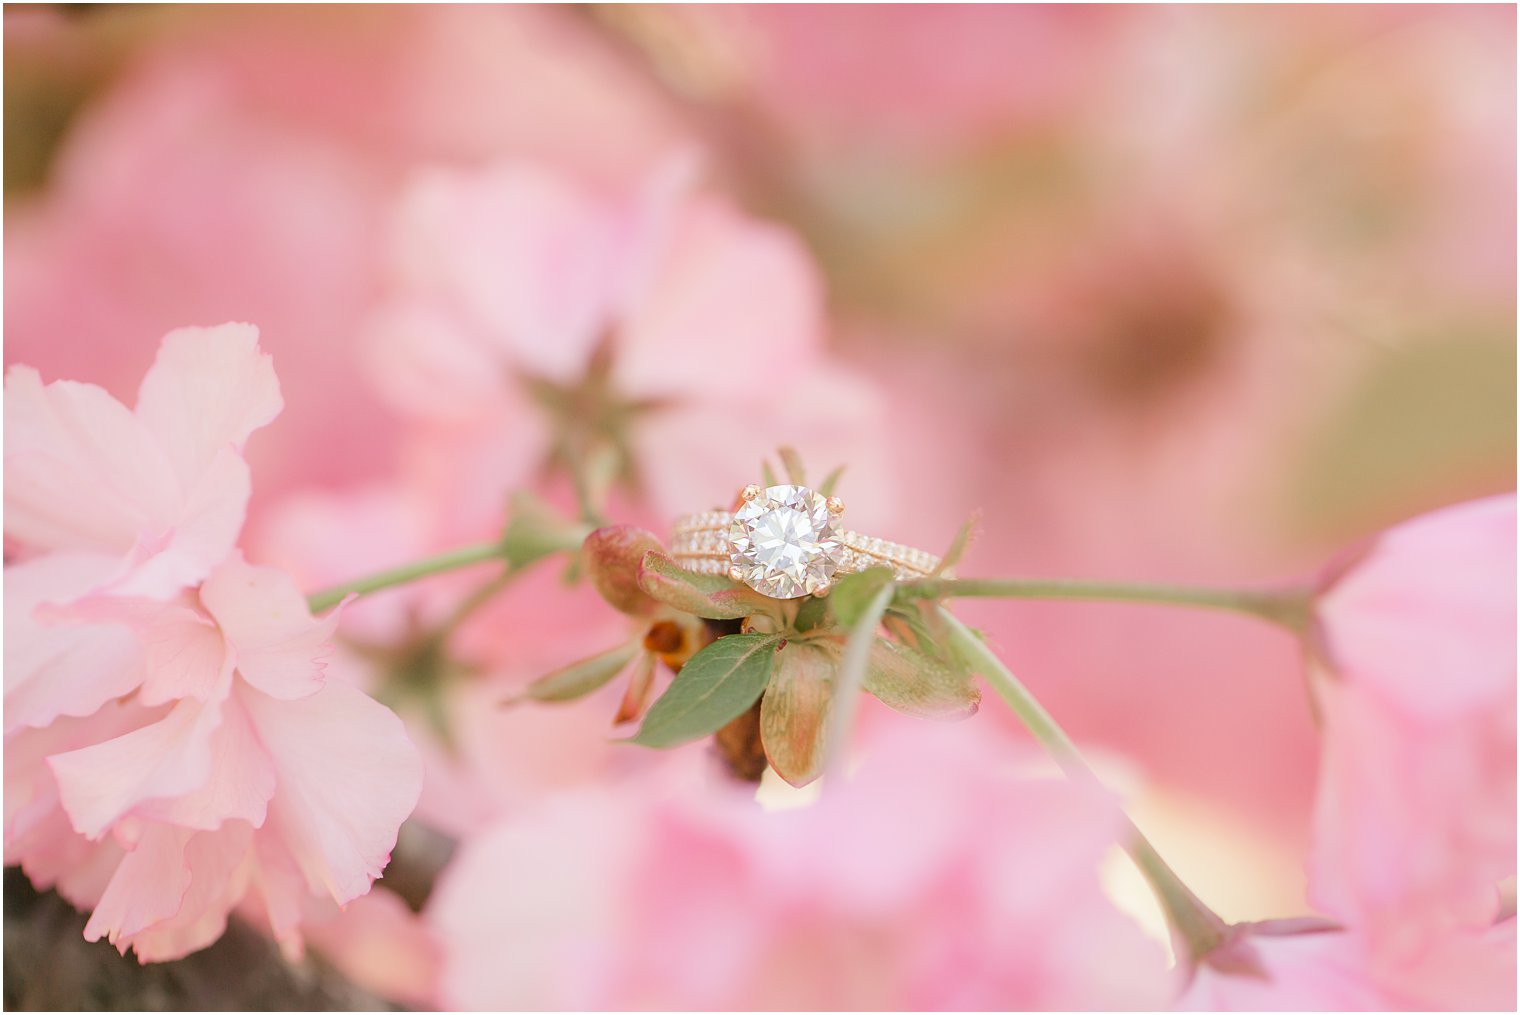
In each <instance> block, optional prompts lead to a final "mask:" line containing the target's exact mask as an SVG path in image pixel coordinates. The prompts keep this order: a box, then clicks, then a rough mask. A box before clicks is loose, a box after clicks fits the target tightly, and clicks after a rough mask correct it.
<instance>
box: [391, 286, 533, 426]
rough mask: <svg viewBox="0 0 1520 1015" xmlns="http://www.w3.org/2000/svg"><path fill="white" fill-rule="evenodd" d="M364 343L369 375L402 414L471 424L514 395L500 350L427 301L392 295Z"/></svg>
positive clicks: (468, 326) (439, 307)
mask: <svg viewBox="0 0 1520 1015" xmlns="http://www.w3.org/2000/svg"><path fill="white" fill-rule="evenodd" d="M366 333H367V336H368V339H369V340H368V342H367V343H366V346H365V352H366V354H367V359H366V362H365V366H367V367H368V372H369V375H370V377H371V378H372V379H373V380H374V383H375V386H376V387H377V388H378V389H379V391H380V393H381V394H382V395H384V396H385V398H386V399H387V400H389V401H390V403H391V404H392V405H394V406H396V408H398V409H400V410H401V411H403V412H407V413H411V414H414V415H417V416H422V417H425V418H427V419H429V420H434V421H438V422H442V423H455V422H457V423H468V422H470V421H471V420H472V419H475V418H477V417H479V415H480V414H481V413H482V412H484V411H486V409H487V408H488V407H489V406H490V404H491V403H492V402H493V401H494V400H497V399H500V398H502V397H504V396H505V397H512V396H513V394H514V389H515V385H511V384H508V383H506V381H507V378H506V376H505V371H504V370H503V364H502V353H501V350H500V349H497V348H494V347H493V346H492V345H491V344H490V343H489V342H486V341H482V340H481V336H480V335H479V334H478V333H477V332H476V331H474V330H472V329H471V328H470V325H469V324H468V322H464V321H461V320H460V319H459V317H458V316H457V315H456V314H451V313H450V312H449V311H448V310H447V309H445V308H443V307H441V306H437V305H434V304H433V303H430V302H428V301H425V300H423V299H416V298H413V299H394V300H391V301H389V302H388V303H386V304H383V305H382V306H381V307H380V309H379V310H378V311H376V312H375V314H374V315H373V316H372V317H371V318H370V321H369V323H368V326H367V329H366Z"/></svg>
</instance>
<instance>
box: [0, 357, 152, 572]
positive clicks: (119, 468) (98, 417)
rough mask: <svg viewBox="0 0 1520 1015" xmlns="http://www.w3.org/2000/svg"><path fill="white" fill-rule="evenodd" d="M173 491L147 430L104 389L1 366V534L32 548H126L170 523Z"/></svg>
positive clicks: (119, 551)
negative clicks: (49, 381) (45, 381)
mask: <svg viewBox="0 0 1520 1015" xmlns="http://www.w3.org/2000/svg"><path fill="white" fill-rule="evenodd" d="M180 491H181V487H180V484H179V481H178V479H177V477H176V476H175V473H174V469H173V466H172V465H171V464H170V462H169V460H168V458H167V457H166V456H165V455H164V452H163V450H162V449H161V448H160V447H159V445H158V443H157V441H156V439H155V437H154V435H153V434H152V433H151V432H150V431H149V430H148V429H147V428H146V427H145V426H143V424H142V423H141V422H140V421H139V420H138V419H137V418H136V417H135V416H133V415H132V413H130V412H129V411H128V410H127V408H126V407H125V406H123V405H122V404H121V403H120V402H118V401H116V400H115V399H114V398H112V397H111V396H110V395H108V394H106V392H105V391H103V390H101V389H100V388H97V387H95V386H94V385H91V384H76V383H74V382H72V381H57V382H54V383H52V384H49V385H47V386H45V387H44V386H43V384H42V380H41V378H40V377H39V376H38V375H37V372H36V371H35V370H31V369H29V368H27V367H12V368H11V369H10V370H9V371H7V373H6V377H5V531H6V534H7V535H9V536H12V537H14V538H16V539H19V540H21V541H22V542H23V543H26V544H27V545H29V546H33V547H36V548H38V549H47V550H92V551H102V552H107V553H116V554H126V553H127V552H128V551H130V550H131V549H132V548H133V546H134V545H135V544H136V543H137V541H138V539H139V537H140V536H142V535H143V534H145V533H146V534H149V535H152V536H157V535H161V534H162V533H163V531H164V528H165V527H166V526H167V525H169V524H171V523H172V521H173V519H174V517H175V510H176V507H177V505H178V503H179V498H180Z"/></svg>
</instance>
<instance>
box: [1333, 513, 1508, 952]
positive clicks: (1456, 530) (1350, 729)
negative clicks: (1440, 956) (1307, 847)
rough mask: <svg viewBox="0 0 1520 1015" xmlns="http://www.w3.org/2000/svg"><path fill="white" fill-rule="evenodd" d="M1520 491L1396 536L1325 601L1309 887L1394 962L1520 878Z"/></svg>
mask: <svg viewBox="0 0 1520 1015" xmlns="http://www.w3.org/2000/svg"><path fill="white" fill-rule="evenodd" d="M1515 545H1516V544H1515V498H1514V496H1513V495H1508V496H1503V497H1494V498H1490V499H1488V500H1483V501H1475V502H1472V503H1469V504H1464V505H1460V506H1458V507H1454V508H1448V509H1445V510H1442V511H1438V512H1435V513H1433V514H1430V515H1426V516H1423V517H1421V518H1417V519H1415V520H1413V521H1411V522H1408V523H1406V524H1404V525H1401V526H1397V527H1395V528H1393V529H1391V530H1389V531H1388V532H1386V533H1384V534H1383V535H1382V536H1381V537H1380V538H1379V539H1378V540H1377V541H1376V542H1375V543H1374V544H1373V545H1372V546H1371V548H1370V549H1369V550H1368V551H1367V552H1366V555H1365V556H1363V557H1362V558H1360V559H1358V560H1356V561H1354V562H1353V563H1351V564H1350V565H1349V566H1348V567H1347V568H1346V569H1345V571H1344V573H1342V574H1339V575H1336V576H1333V577H1332V579H1331V582H1330V585H1329V587H1328V589H1326V591H1325V592H1324V593H1323V595H1322V597H1321V600H1320V619H1321V622H1322V624H1323V639H1324V647H1323V651H1324V653H1325V670H1324V672H1323V673H1322V674H1320V679H1319V680H1318V682H1317V684H1318V686H1317V687H1316V695H1317V698H1318V701H1319V705H1320V710H1321V713H1322V717H1323V723H1324V739H1325V748H1324V758H1323V761H1322V768H1321V775H1320V791H1319V799H1318V803H1317V807H1316V812H1315V827H1314V831H1315V844H1314V851H1313V855H1312V858H1311V863H1310V891H1311V896H1312V898H1313V900H1314V902H1315V903H1316V905H1318V906H1319V907H1321V908H1322V909H1324V910H1325V911H1326V912H1328V913H1330V914H1332V915H1334V916H1336V917H1338V918H1340V919H1342V920H1344V921H1346V922H1347V923H1350V924H1352V925H1354V926H1356V927H1358V928H1359V929H1361V930H1363V931H1365V932H1366V933H1367V934H1368V935H1369V936H1370V937H1371V938H1372V939H1373V940H1374V941H1375V942H1376V944H1377V945H1378V948H1379V950H1380V953H1381V954H1382V955H1383V956H1384V957H1385V958H1386V959H1387V960H1388V961H1390V962H1401V961H1406V960H1410V959H1412V958H1414V957H1416V956H1417V955H1418V954H1419V953H1420V951H1421V950H1422V949H1423V948H1425V947H1426V946H1428V945H1430V944H1431V943H1432V942H1433V941H1436V940H1438V939H1439V938H1440V937H1441V936H1443V935H1446V934H1450V933H1452V932H1453V931H1456V930H1459V929H1473V928H1481V927H1484V926H1487V925H1488V924H1489V923H1491V922H1492V921H1493V919H1494V916H1495V914H1496V913H1497V911H1498V907H1499V893H1498V887H1497V885H1498V882H1499V881H1500V880H1501V879H1503V878H1505V877H1507V876H1511V875H1513V874H1514V873H1515V707H1516V698H1515V610H1516V600H1515Z"/></svg>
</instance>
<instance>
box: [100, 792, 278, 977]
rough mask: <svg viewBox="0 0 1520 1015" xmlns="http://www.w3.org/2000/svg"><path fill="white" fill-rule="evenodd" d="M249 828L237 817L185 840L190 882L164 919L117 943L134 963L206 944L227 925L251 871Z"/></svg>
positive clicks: (183, 952) (166, 958)
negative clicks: (132, 955) (134, 957)
mask: <svg viewBox="0 0 1520 1015" xmlns="http://www.w3.org/2000/svg"><path fill="white" fill-rule="evenodd" d="M252 841H253V832H252V829H250V828H249V827H248V826H247V825H245V824H243V823H242V822H240V821H234V822H230V823H228V824H227V825H225V826H224V827H222V828H220V829H218V830H216V831H214V832H199V833H197V834H195V835H192V836H191V837H190V838H189V841H188V842H187V843H186V844H185V849H184V863H185V867H186V868H187V869H188V870H189V873H190V886H189V888H188V889H187V890H186V892H185V894H184V896H183V898H182V899H181V901H180V906H179V909H178V910H176V911H175V913H174V915H173V916H171V917H169V918H168V919H165V920H162V921H159V922H157V923H155V924H153V925H152V926H150V927H148V928H146V929H144V930H141V931H138V932H136V933H134V934H131V935H130V936H122V938H121V940H118V941H117V947H118V948H124V947H126V946H128V945H130V947H131V948H132V950H133V951H134V952H136V953H137V959H138V961H139V962H168V961H170V960H171V959H178V958H183V957H184V956H186V955H188V954H190V953H191V952H193V951H198V950H200V949H201V948H204V947H206V946H207V945H209V944H211V943H212V942H213V941H215V940H216V939H217V938H219V937H221V936H222V932H223V931H224V930H226V929H227V914H228V913H229V912H231V910H232V907H233V905H234V904H235V903H236V901H237V900H238V899H239V898H240V897H241V896H242V894H243V892H244V891H246V889H247V886H248V877H249V872H250V870H251V869H252V862H251V846H252Z"/></svg>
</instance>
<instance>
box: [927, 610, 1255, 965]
mask: <svg viewBox="0 0 1520 1015" xmlns="http://www.w3.org/2000/svg"><path fill="white" fill-rule="evenodd" d="M939 616H940V617H941V619H942V620H943V621H944V623H945V625H946V627H947V628H948V629H949V631H950V638H951V641H952V642H953V643H954V645H955V647H956V648H957V650H958V651H959V653H960V654H961V656H962V657H963V658H964V659H965V660H966V662H967V664H968V665H969V666H970V667H971V668H972V669H973V670H975V671H976V672H978V673H980V674H981V675H982V677H983V678H985V679H986V681H987V683H988V684H990V685H991V686H992V689H993V690H994V691H996V692H997V694H998V697H1000V698H1002V699H1003V701H1004V702H1006V703H1007V705H1008V707H1009V708H1010V709H1012V710H1013V714H1014V715H1016V716H1017V717H1018V719H1019V721H1020V722H1022V723H1023V724H1024V726H1025V728H1027V729H1028V730H1029V732H1030V733H1032V734H1034V738H1035V739H1036V740H1038V741H1039V742H1040V744H1041V745H1042V746H1043V747H1044V748H1045V749H1046V750H1047V751H1048V752H1049V753H1050V755H1051V757H1052V758H1054V759H1055V761H1056V763H1057V764H1058V765H1060V766H1061V769H1062V771H1064V772H1065V773H1066V774H1067V777H1068V778H1071V779H1072V780H1074V781H1076V782H1083V783H1090V784H1094V785H1098V784H1099V783H1098V777H1097V775H1096V774H1095V773H1094V772H1093V770H1092V769H1091V768H1089V767H1088V765H1087V762H1086V761H1085V760H1083V758H1082V755H1081V752H1079V751H1078V750H1077V745H1076V744H1074V743H1072V741H1071V738H1070V737H1069V736H1067V735H1066V731H1065V730H1063V729H1061V727H1060V725H1059V724H1057V723H1056V721H1055V719H1053V718H1052V717H1051V715H1050V713H1049V712H1047V711H1045V708H1044V706H1042V705H1041V704H1040V703H1039V702H1038V701H1037V700H1035V697H1034V695H1032V694H1030V693H1029V689H1028V688H1026V687H1025V686H1024V685H1023V683H1022V682H1021V681H1020V680H1019V678H1018V677H1015V676H1014V675H1013V673H1012V671H1010V670H1009V669H1008V667H1007V666H1005V665H1003V662H1002V660H1000V659H999V658H998V657H997V656H996V654H994V653H993V651H992V650H991V649H989V648H988V647H987V644H986V642H984V641H982V639H981V638H979V637H977V635H976V634H975V633H973V632H972V631H971V629H970V628H968V627H966V625H965V624H962V623H961V622H960V621H959V620H957V619H956V618H955V617H954V616H952V615H951V614H950V611H948V610H946V609H945V608H944V607H940V608H939ZM1125 823H1126V825H1127V826H1128V827H1127V835H1126V836H1125V840H1126V841H1125V842H1124V844H1123V845H1124V849H1125V851H1126V852H1128V853H1129V855H1130V858H1131V859H1132V860H1134V862H1135V866H1136V867H1138V868H1139V869H1140V873H1141V874H1143V875H1144V876H1145V880H1146V881H1147V882H1149V884H1150V886H1151V890H1152V891H1154V892H1155V893H1156V897H1157V899H1158V900H1159V901H1160V903H1161V908H1162V909H1163V910H1165V912H1166V916H1167V920H1168V922H1169V923H1170V924H1171V926H1172V929H1173V931H1174V932H1175V933H1176V934H1177V936H1178V937H1179V938H1180V939H1181V941H1182V942H1183V944H1184V945H1185V947H1186V949H1187V954H1188V956H1189V958H1190V959H1191V960H1192V961H1193V962H1194V963H1197V962H1199V961H1201V960H1202V959H1203V958H1204V956H1206V955H1208V954H1209V953H1210V952H1212V951H1213V950H1214V949H1216V948H1218V947H1219V946H1220V945H1222V944H1224V943H1225V942H1226V941H1227V940H1228V937H1229V925H1228V924H1226V923H1225V921H1224V920H1223V919H1221V918H1220V917H1219V915H1218V914H1216V913H1215V912H1214V911H1213V910H1211V909H1209V907H1208V906H1206V905H1205V904H1204V903H1203V901H1202V900H1201V899H1199V898H1198V896H1196V895H1194V894H1193V892H1192V890H1191V889H1190V888H1188V886H1187V885H1185V884H1184V883H1183V882H1182V879H1181V878H1179V877H1178V876H1177V874H1176V872H1175V871H1173V870H1172V869H1171V868H1170V867H1169V866H1167V864H1166V861H1165V860H1163V859H1162V858H1161V854H1159V853H1157V852H1156V847H1155V846H1153V845H1151V843H1150V840H1149V839H1147V838H1146V837H1145V835H1144V834H1143V833H1142V832H1141V831H1140V829H1138V828H1136V827H1135V824H1134V822H1132V821H1130V820H1129V819H1128V818H1125Z"/></svg>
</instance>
